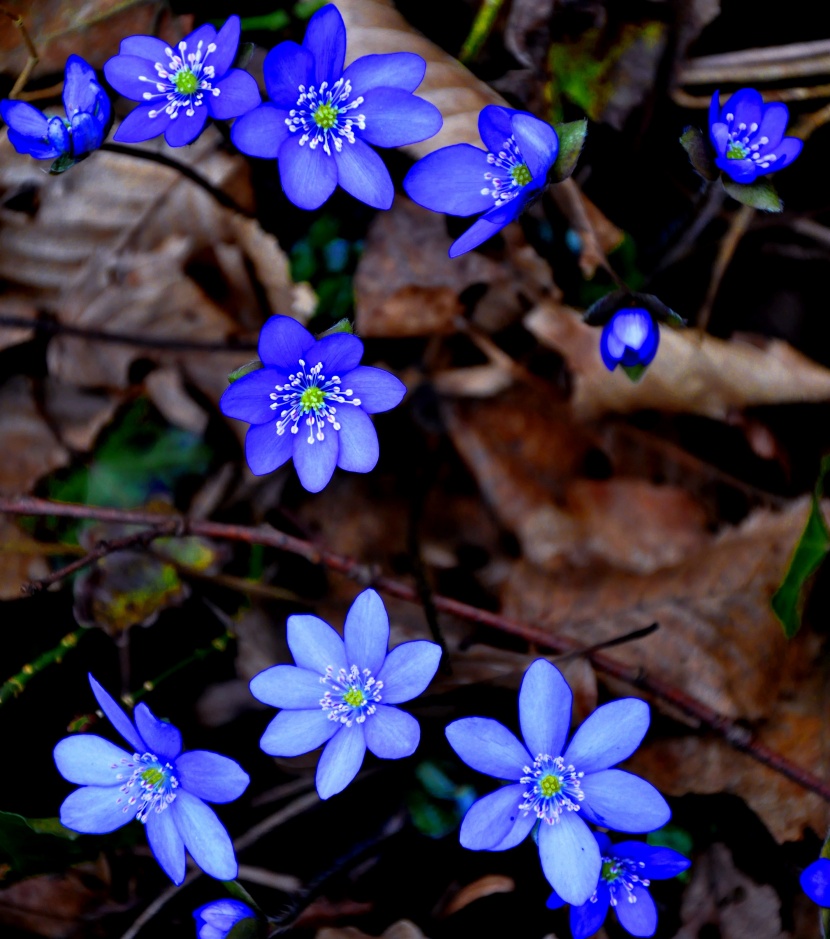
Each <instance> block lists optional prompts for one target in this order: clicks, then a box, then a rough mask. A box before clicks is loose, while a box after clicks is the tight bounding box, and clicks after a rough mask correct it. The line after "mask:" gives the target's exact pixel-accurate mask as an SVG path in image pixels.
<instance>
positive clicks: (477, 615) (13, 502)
mask: <svg viewBox="0 0 830 939" xmlns="http://www.w3.org/2000/svg"><path fill="white" fill-rule="evenodd" d="M0 512H6V513H8V514H10V515H37V516H49V515H53V516H59V517H62V518H93V519H98V520H100V521H105V522H121V523H123V524H137V525H158V524H161V523H163V522H167V521H169V520H170V519H169V516H166V515H162V514H160V513H156V512H142V511H127V510H122V509H111V508H105V507H102V506H89V505H77V504H75V503H68V502H66V503H65V502H51V501H49V500H47V499H38V498H35V497H33V496H18V497H12V498H0ZM179 530H180V532H181V533H182V534H183V535H201V536H203V537H205V538H219V539H225V540H227V541H240V542H243V543H245V544H261V545H265V546H267V547H271V548H278V549H280V550H282V551H288V552H290V553H291V554H297V555H299V556H300V557H304V558H306V559H307V560H308V561H310V562H311V563H313V564H322V565H324V566H325V567H327V568H329V569H330V570H333V571H336V572H338V573H340V574H343V575H344V576H346V577H349V578H351V579H353V580H356V581H358V582H360V583H371V584H372V585H373V586H374V587H375V588H377V590H379V591H381V592H383V593H386V594H389V595H390V596H393V597H397V598H398V599H400V600H407V601H409V602H412V603H418V602H419V597H418V592H417V591H416V590H415V588H414V587H411V586H410V585H409V584H404V583H401V582H400V581H397V580H393V579H392V578H391V577H383V576H378V577H372V576H371V571H370V570H369V569H368V568H367V567H366V565H363V564H360V563H359V562H358V561H356V560H354V559H353V558H349V557H344V556H343V555H340V554H335V553H334V552H333V551H329V550H327V549H325V548H318V547H316V546H315V545H313V544H311V543H310V542H308V541H303V540H302V539H300V538H295V537H294V536H293V535H287V534H285V532H281V531H277V530H276V529H273V528H252V527H250V526H247V525H228V524H224V523H221V522H211V521H204V520H200V519H187V518H184V517H182V518H181V527H180V529H179ZM432 599H433V602H434V604H435V607H436V609H438V610H440V611H441V612H442V613H449V614H450V615H452V616H457V617H459V619H463V620H466V621H468V622H471V623H479V624H481V625H483V626H491V627H492V628H493V629H497V630H499V631H500V632H503V633H507V634H508V635H511V636H517V637H519V638H521V639H524V640H525V641H526V642H528V643H532V644H534V645H536V646H537V647H539V648H541V649H550V650H551V651H552V652H556V653H565V652H575V651H579V652H582V653H583V654H585V650H584V647H583V646H582V645H581V643H579V642H577V641H576V640H575V639H572V638H571V637H569V636H562V635H558V634H556V633H549V632H547V631H546V630H544V629H540V628H539V627H538V626H531V625H529V624H527V623H523V622H521V621H519V620H515V619H511V618H510V617H507V616H502V615H501V614H500V613H492V612H490V611H489V610H481V609H478V608H477V607H473V606H470V605H469V604H467V603H462V602H461V601H459V600H453V599H452V598H451V597H444V596H441V595H440V594H434V595H433V597H432ZM586 658H588V659H589V660H590V661H591V663H592V664H593V666H594V667H595V668H596V669H597V670H598V671H600V672H603V673H604V674H606V675H610V676H611V677H612V678H616V679H617V680H618V681H622V682H624V683H625V684H628V685H632V686H634V687H637V688H641V689H642V690H643V691H646V692H648V693H649V694H651V695H653V696H654V697H655V698H656V699H658V700H659V701H663V702H665V703H666V704H668V705H670V706H671V707H672V708H675V709H677V710H679V711H681V712H682V713H683V714H685V715H687V716H688V717H690V718H692V719H693V720H695V721H697V722H698V723H700V724H702V725H703V726H705V727H707V728H709V730H711V731H713V732H714V733H716V734H718V735H719V736H720V737H722V738H723V739H724V740H725V741H726V742H727V743H728V744H729V745H730V746H732V747H734V748H735V749H736V750H740V751H741V752H743V753H746V754H747V755H748V756H751V757H752V758H753V759H754V760H757V761H758V762H759V763H763V764H764V765H765V766H768V767H769V768H770V769H772V770H774V771H775V772H777V773H780V774H781V775H782V776H786V777H787V779H790V780H792V782H794V783H796V784H797V785H799V786H801V787H802V788H803V789H807V790H809V791H810V792H814V793H816V795H819V796H821V798H822V799H824V800H825V801H826V802H830V785H828V784H827V783H825V782H823V781H822V780H821V779H819V778H818V777H817V776H815V775H814V774H813V773H811V772H810V771H809V770H806V769H804V768H803V767H801V766H798V765H797V764H795V763H793V762H791V761H790V760H789V759H787V758H786V757H785V756H782V755H781V754H780V753H777V752H775V751H774V750H770V749H769V747H767V746H765V745H764V744H762V743H760V742H759V741H757V740H756V739H755V737H754V735H753V733H752V731H750V730H748V729H747V728H745V727H743V726H742V725H740V724H739V723H737V722H736V721H734V720H732V719H731V718H729V717H726V716H725V715H723V714H720V713H719V712H718V711H716V710H714V708H711V707H709V705H708V704H705V703H704V702H702V701H699V700H698V699H697V698H693V697H692V696H691V695H688V694H686V693H685V692H684V691H681V690H680V689H679V688H675V687H674V686H673V685H671V684H669V683H668V682H666V681H664V680H663V679H661V678H658V677H656V676H654V675H650V674H648V673H647V672H645V671H643V669H641V668H639V667H637V666H630V665H625V664H624V663H622V662H619V661H617V660H616V659H613V658H609V657H608V656H607V655H604V654H602V653H601V652H589V653H588V654H587V655H586Z"/></svg>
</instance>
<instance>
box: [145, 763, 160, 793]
mask: <svg viewBox="0 0 830 939" xmlns="http://www.w3.org/2000/svg"><path fill="white" fill-rule="evenodd" d="M141 778H142V779H143V780H144V782H146V783H147V785H148V786H152V787H153V788H155V787H156V786H157V785H158V784H159V783H160V782H162V781H163V780H164V773H163V772H162V771H161V770H160V769H156V768H155V767H152V766H151V767H150V769H145V770H144V772H143V773H142V774H141Z"/></svg>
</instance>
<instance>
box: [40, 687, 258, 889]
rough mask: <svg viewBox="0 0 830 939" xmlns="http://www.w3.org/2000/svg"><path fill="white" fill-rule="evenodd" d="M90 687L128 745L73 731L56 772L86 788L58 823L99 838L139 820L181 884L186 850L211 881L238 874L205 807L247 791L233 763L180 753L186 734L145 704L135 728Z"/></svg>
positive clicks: (58, 754) (67, 803)
mask: <svg viewBox="0 0 830 939" xmlns="http://www.w3.org/2000/svg"><path fill="white" fill-rule="evenodd" d="M89 683H90V685H91V686H92V692H93V694H94V695H95V698H96V700H97V701H98V704H99V705H100V707H101V710H102V711H103V712H104V714H105V715H106V716H107V717H108V718H109V720H110V723H111V724H112V725H113V727H115V729H116V730H117V731H118V733H119V734H121V736H122V737H123V738H124V739H125V740H126V741H127V743H128V744H129V745H130V750H129V751H126V750H122V749H121V748H120V747H117V746H116V745H115V744H113V743H110V742H109V741H108V740H105V739H104V738H103V737H97V736H95V735H94V734H76V735H74V736H72V737H65V738H64V739H63V740H61V741H60V742H59V743H58V745H57V746H56V747H55V752H54V757H55V765H56V766H57V768H58V772H59V773H60V774H61V776H63V777H64V779H67V780H69V782H71V783H77V784H78V785H79V786H81V787H82V788H81V789H76V790H75V791H74V792H73V793H71V794H70V795H69V796H68V797H67V798H66V799H65V800H64V802H63V805H61V811H60V819H61V823H62V824H63V825H65V826H66V827H67V828H71V829H72V830H73V831H79V832H83V833H84V834H94V835H102V834H106V833H107V832H111V831H115V830H116V829H117V828H121V826H122V825H126V824H127V822H130V821H132V820H133V819H134V818H137V819H138V820H139V821H140V822H143V823H144V825H145V826H146V827H147V839H148V841H149V842H150V848H151V849H152V851H153V854H154V855H155V858H156V860H157V861H158V862H159V864H160V865H161V866H162V868H163V869H164V871H165V873H167V875H168V876H169V877H170V879H171V880H172V881H173V882H174V883H176V884H180V883H181V882H182V881H183V880H184V873H185V848H186V849H187V850H188V851H189V852H190V855H191V857H192V858H193V860H194V861H195V862H196V863H197V864H198V865H199V867H201V869H202V870H203V871H204V872H205V873H206V874H210V876H211V877H216V878H217V879H218V880H233V879H234V878H235V877H236V874H237V864H236V856H235V855H234V850H233V845H232V844H231V839H230V837H229V836H228V833H227V831H225V828H224V826H223V825H222V823H221V822H220V821H219V819H218V818H217V817H216V814H215V813H214V812H213V810H212V809H211V808H209V807H208V806H207V805H205V801H207V802H232V801H233V800H234V799H237V798H239V796H240V795H242V793H243V792H244V791H245V789H246V788H247V786H248V782H249V779H248V775H247V773H245V772H244V770H243V769H242V768H241V767H240V766H239V764H238V763H235V762H234V761H233V760H231V759H228V757H226V756H220V755H219V754H218V753H211V752H210V751H208V750H191V751H189V752H185V753H183V752H182V736H181V734H180V733H179V731H178V730H177V729H176V728H175V727H174V726H173V725H172V724H168V723H167V722H166V721H161V720H159V719H158V718H157V717H156V716H155V715H154V714H153V712H152V711H151V710H150V709H149V708H148V707H147V705H146V704H139V705H138V706H137V707H136V709H135V712H134V716H135V724H134V723H133V722H132V721H131V720H130V719H129V718H128V717H127V715H126V714H125V713H124V711H122V710H121V708H120V707H119V706H118V704H117V703H116V701H115V699H114V698H112V697H111V696H110V695H109V694H107V692H106V691H105V690H104V689H103V688H102V687H101V685H99V684H98V682H97V681H96V680H95V679H94V678H93V677H92V675H90V676H89Z"/></svg>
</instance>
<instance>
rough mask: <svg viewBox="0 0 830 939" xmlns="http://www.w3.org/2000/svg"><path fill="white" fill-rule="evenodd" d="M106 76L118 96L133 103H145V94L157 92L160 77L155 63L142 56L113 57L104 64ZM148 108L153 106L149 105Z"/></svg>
mask: <svg viewBox="0 0 830 939" xmlns="http://www.w3.org/2000/svg"><path fill="white" fill-rule="evenodd" d="M104 75H105V76H106V79H107V81H108V82H109V84H110V85H111V86H112V87H113V88H114V89H115V90H116V91H117V92H118V94H120V95H123V96H124V97H125V98H130V99H132V100H133V101H144V100H145V98H144V95H145V94H149V93H155V92H156V86H155V82H156V80H157V78H158V76H156V74H155V71H154V69H153V63H152V62H150V61H148V60H147V59H145V58H143V57H141V56H137V55H116V56H113V57H112V58H111V59H109V60H107V61H106V62H105V63H104ZM143 79H150V81H144V80H143ZM165 103H166V102H165ZM147 107H153V105H149V104H148V105H147ZM68 113H69V112H68V111H67V114H68Z"/></svg>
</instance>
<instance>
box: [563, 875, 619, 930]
mask: <svg viewBox="0 0 830 939" xmlns="http://www.w3.org/2000/svg"><path fill="white" fill-rule="evenodd" d="M610 905H611V891H610V890H609V889H608V885H607V884H606V883H605V882H604V881H602V880H601V881H600V882H599V883H598V884H597V898H596V900H595V901H594V902H593V903H592V902H591V901H590V900H589V901H588V902H587V903H583V904H582V905H581V906H572V907H571V932H572V933H573V939H588V937H589V936H593V935H594V933H595V932H597V931H598V930H599V929H600V927H601V926H602V924H603V923H604V922H605V917H606V916H607V915H608V907H609V906H610Z"/></svg>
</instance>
